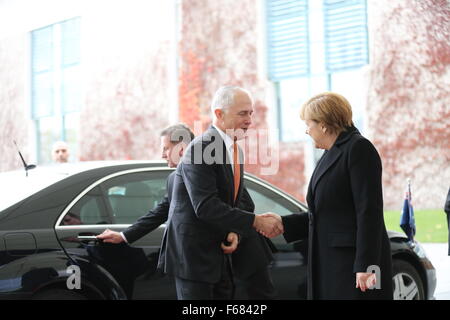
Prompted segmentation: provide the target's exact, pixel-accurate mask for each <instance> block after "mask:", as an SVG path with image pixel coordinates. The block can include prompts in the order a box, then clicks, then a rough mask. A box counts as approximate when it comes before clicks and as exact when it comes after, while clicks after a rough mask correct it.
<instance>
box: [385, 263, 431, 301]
mask: <svg viewBox="0 0 450 320" xmlns="http://www.w3.org/2000/svg"><path fill="white" fill-rule="evenodd" d="M392 264H393V276H392V285H393V289H394V300H424V299H425V292H424V289H423V284H422V280H421V279H420V276H419V273H418V272H417V270H416V269H415V268H414V267H413V266H412V265H411V264H410V263H408V262H406V261H403V260H393V261H392Z"/></svg>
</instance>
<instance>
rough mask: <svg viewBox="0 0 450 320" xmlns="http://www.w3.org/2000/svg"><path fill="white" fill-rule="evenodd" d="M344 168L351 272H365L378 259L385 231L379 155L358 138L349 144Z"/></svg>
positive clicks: (379, 260)
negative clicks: (350, 211)
mask: <svg viewBox="0 0 450 320" xmlns="http://www.w3.org/2000/svg"><path fill="white" fill-rule="evenodd" d="M348 169H349V173H350V183H351V191H352V196H353V202H354V203H353V204H354V208H355V211H356V226H357V230H356V255H355V262H354V265H353V272H366V271H367V268H368V267H369V266H371V265H377V266H379V265H380V263H381V256H382V254H381V244H382V237H383V234H384V233H385V226H384V218H383V190H382V181H381V178H382V177H381V175H382V167H381V159H380V156H379V155H378V152H377V151H376V149H375V147H374V146H373V145H372V143H371V142H370V141H369V140H367V139H358V140H357V141H355V143H354V144H353V145H352V146H351V148H350V151H349V160H348Z"/></svg>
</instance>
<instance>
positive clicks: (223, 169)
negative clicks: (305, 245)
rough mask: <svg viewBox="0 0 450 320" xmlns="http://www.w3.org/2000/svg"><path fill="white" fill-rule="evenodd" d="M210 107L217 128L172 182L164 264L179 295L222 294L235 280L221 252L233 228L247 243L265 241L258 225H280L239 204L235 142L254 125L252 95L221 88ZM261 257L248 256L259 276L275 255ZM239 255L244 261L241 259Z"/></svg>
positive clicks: (190, 151)
mask: <svg viewBox="0 0 450 320" xmlns="http://www.w3.org/2000/svg"><path fill="white" fill-rule="evenodd" d="M211 108H212V111H213V114H214V121H213V126H212V127H210V128H209V129H208V130H207V131H206V132H205V133H204V134H203V135H201V136H200V137H197V138H196V139H194V141H193V142H192V143H191V144H190V145H189V146H188V148H187V150H186V152H185V155H184V156H183V159H182V161H181V163H180V164H179V165H178V167H177V170H176V174H175V177H174V181H173V194H172V201H171V206H170V209H169V220H168V225H167V230H166V233H167V243H166V247H165V248H164V251H165V254H164V256H163V257H162V259H161V261H160V262H161V263H162V266H163V267H164V271H165V272H166V273H168V274H171V275H173V276H174V277H175V283H176V287H177V295H178V298H179V299H216V298H217V296H216V293H215V292H214V288H215V287H216V285H217V283H220V282H222V280H223V279H227V278H230V270H229V268H228V267H227V258H226V257H225V255H224V254H223V252H222V250H220V243H221V242H222V240H223V239H224V237H225V235H226V234H227V233H228V232H229V231H233V232H235V233H237V234H239V235H240V236H241V237H242V239H243V241H244V239H251V238H253V237H254V236H256V237H255V239H261V238H259V236H257V235H256V234H255V230H254V229H253V228H256V229H258V230H270V231H272V230H273V229H275V228H277V227H279V226H280V223H278V221H277V220H276V219H275V218H272V219H270V220H267V219H265V218H261V217H259V216H257V215H255V214H253V213H252V212H250V211H247V210H243V209H240V208H239V205H238V204H239V202H240V199H241V198H242V196H243V193H244V188H243V180H242V176H243V175H242V173H243V164H242V154H241V152H240V150H239V149H238V147H237V144H236V141H237V140H240V139H242V138H243V137H244V135H245V132H246V131H247V129H248V127H249V126H250V125H251V117H252V114H253V101H252V99H251V97H250V94H249V93H248V92H247V91H246V90H243V89H241V88H238V87H223V88H220V89H219V90H218V91H217V92H216V94H215V96H214V99H213V102H212V106H211ZM243 243H244V242H243ZM256 243H257V245H258V246H259V247H257V248H255V250H257V251H259V252H263V253H264V252H266V248H265V246H266V245H267V244H266V243H265V242H262V241H259V240H257V242H256V241H255V244H256ZM245 252H251V250H245ZM259 256H260V257H262V258H261V260H259V261H254V262H253V261H251V260H250V259H247V260H246V263H247V264H249V265H250V264H252V263H254V264H255V265H254V266H253V270H252V271H254V270H255V269H257V270H258V273H259V274H262V273H264V272H268V271H267V264H268V261H269V260H270V257H266V258H264V255H259ZM236 259H237V260H236V263H237V265H239V264H240V263H238V261H239V257H238V258H236ZM243 264H245V263H241V265H243ZM239 268H242V270H244V269H245V268H243V267H238V269H239ZM259 270H263V271H259ZM249 273H253V272H249ZM268 280H269V284H268V285H267V287H270V278H268ZM272 287H273V286H272ZM267 291H268V292H269V291H271V290H270V288H269V289H268V290H267ZM271 294H272V293H271V292H269V294H268V295H269V296H270V295H271Z"/></svg>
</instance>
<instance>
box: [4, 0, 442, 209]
mask: <svg viewBox="0 0 450 320" xmlns="http://www.w3.org/2000/svg"><path fill="white" fill-rule="evenodd" d="M25 7H27V8H28V9H27V12H28V11H29V12H39V13H40V12H42V14H34V15H30V17H26V16H25V17H24V18H23V19H22V20H20V19H17V17H18V16H20V15H21V14H23V10H24V8H25ZM0 9H1V10H0V12H1V14H0V15H1V16H0V18H1V19H0V21H2V22H0V23H1V25H0V27H1V28H0V30H1V33H0V69H1V72H0V88H1V89H0V128H1V130H0V154H1V161H0V170H2V171H4V170H12V169H19V168H20V167H21V161H20V158H19V156H18V154H17V151H16V147H15V145H14V143H13V142H12V140H15V141H16V142H17V145H18V146H19V147H20V149H21V151H22V153H23V154H24V156H25V158H26V159H27V161H29V162H34V163H36V162H37V163H38V164H45V163H48V162H49V161H50V157H49V153H50V148H51V144H52V143H53V142H54V141H56V140H66V141H68V142H69V145H70V147H71V152H72V156H71V160H72V161H87V160H101V159H158V158H159V157H160V153H159V131H160V130H161V129H162V128H164V127H165V126H167V125H169V124H171V123H175V122H178V121H182V122H185V123H187V124H188V125H190V126H191V127H192V128H193V129H194V131H195V133H196V134H199V133H201V131H202V130H204V129H205V128H206V127H207V126H208V125H209V124H210V123H211V115H210V101H211V98H212V95H213V94H214V92H215V90H216V89H217V88H218V87H220V86H222V85H227V84H234V85H239V86H242V87H244V88H247V89H248V90H249V91H250V92H251V93H252V95H253V98H254V101H255V114H254V119H253V128H255V129H258V131H257V135H258V136H257V138H256V139H247V141H246V142H245V143H243V145H242V147H243V148H244V150H245V151H246V160H247V164H246V170H247V171H249V172H251V173H254V174H256V175H258V176H260V177H262V178H263V179H266V180H268V181H270V182H272V183H274V184H275V185H277V186H278V187H280V188H281V189H284V190H286V191H288V192H289V193H291V194H293V195H295V196H296V197H298V198H299V199H301V200H304V198H305V193H306V188H307V184H308V181H309V177H310V175H311V173H312V170H313V169H314V165H315V162H316V161H317V159H318V158H319V157H320V152H318V150H315V149H314V148H313V146H312V143H311V140H310V139H309V138H308V137H307V136H306V135H305V133H304V131H305V128H304V126H303V124H302V122H301V120H300V117H299V109H300V106H301V104H302V103H303V102H305V101H306V99H307V98H308V97H310V96H312V95H314V94H316V93H319V92H322V91H336V92H339V93H341V94H343V95H344V96H346V97H347V98H348V99H349V101H350V102H351V104H352V107H353V112H354V121H355V123H356V125H357V126H358V127H359V129H360V131H362V133H363V134H364V135H365V136H367V137H368V138H369V139H370V140H371V141H372V142H373V143H374V145H375V147H376V148H377V149H378V151H379V152H380V155H381V157H382V162H383V185H384V200H385V208H386V209H397V210H398V209H399V208H400V207H401V204H402V200H403V196H404V189H405V187H406V181H407V179H411V184H412V192H413V200H414V205H415V207H416V208H441V207H442V205H443V203H444V198H445V196H446V193H447V190H448V187H449V185H450V107H449V106H450V94H449V93H448V88H449V87H450V71H449V70H450V67H449V65H450V43H449V39H450V9H449V4H448V1H446V0H413V1H410V0H395V1H392V0H377V1H375V0H367V1H366V0H361V1H360V0H351V1H349V0H345V1H334V0H290V1H274V0H240V1H235V0H217V1H208V0H173V1H156V0H153V1H139V0H131V1H130V0H128V1H121V0H120V1H114V2H109V1H95V2H91V3H89V2H88V1H71V0H65V1H50V0H47V1H40V2H39V4H36V3H35V1H26V0H22V1H3V2H1V4H0Z"/></svg>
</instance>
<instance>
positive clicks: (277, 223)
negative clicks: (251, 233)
mask: <svg viewBox="0 0 450 320" xmlns="http://www.w3.org/2000/svg"><path fill="white" fill-rule="evenodd" d="M253 227H254V228H255V229H256V231H258V232H259V233H261V234H262V235H263V236H265V237H267V238H274V237H276V236H279V235H280V234H282V233H283V232H284V228H283V222H282V221H281V217H280V216H279V215H278V214H276V213H273V212H266V213H263V214H259V215H256V216H255V221H254V222H253Z"/></svg>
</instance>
